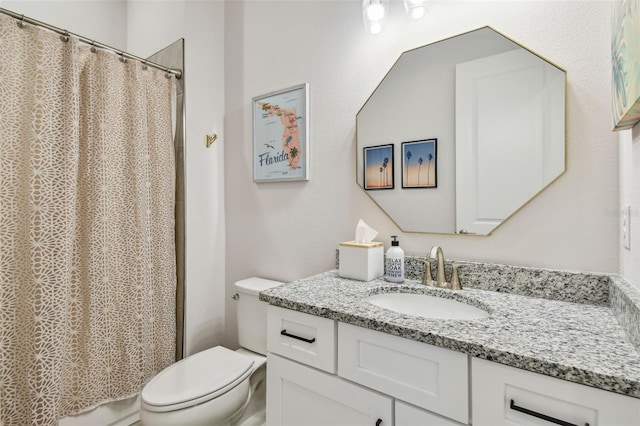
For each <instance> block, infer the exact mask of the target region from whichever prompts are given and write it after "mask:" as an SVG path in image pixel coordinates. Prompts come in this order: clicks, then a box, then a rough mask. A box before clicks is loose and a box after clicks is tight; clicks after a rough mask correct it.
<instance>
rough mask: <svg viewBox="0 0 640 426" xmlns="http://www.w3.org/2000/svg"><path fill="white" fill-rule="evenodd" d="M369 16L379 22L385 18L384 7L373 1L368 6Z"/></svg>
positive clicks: (371, 19)
mask: <svg viewBox="0 0 640 426" xmlns="http://www.w3.org/2000/svg"><path fill="white" fill-rule="evenodd" d="M367 18H369V20H370V21H373V22H378V21H382V18H384V7H382V5H381V4H380V3H371V4H370V5H369V7H368V8H367Z"/></svg>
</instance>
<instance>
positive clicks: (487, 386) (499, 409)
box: [471, 358, 640, 426]
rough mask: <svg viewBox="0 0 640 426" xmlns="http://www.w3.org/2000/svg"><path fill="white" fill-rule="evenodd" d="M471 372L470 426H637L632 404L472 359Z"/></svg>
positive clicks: (639, 414) (639, 411) (636, 405)
mask: <svg viewBox="0 0 640 426" xmlns="http://www.w3.org/2000/svg"><path fill="white" fill-rule="evenodd" d="M471 370H472V380H471V383H472V389H473V393H472V395H473V396H472V413H473V424H474V425H475V426H499V425H513V424H518V425H550V424H554V423H553V422H549V421H546V420H542V419H540V418H539V417H540V416H539V415H544V416H549V417H552V418H554V419H558V420H559V421H564V422H568V423H569V424H575V425H580V426H583V425H586V424H588V425H589V426H609V425H616V426H626V425H628V426H631V425H636V426H637V425H639V424H640V399H637V398H632V397H629V396H624V395H619V394H616V393H613V392H608V391H604V390H601V389H596V388H592V387H589V386H584V385H580V384H577V383H572V382H568V381H566V380H561V379H557V378H554V377H549V376H545V375H543V374H538V373H532V372H530V371H525V370H520V369H518V368H514V367H509V366H506V365H502V364H497V363H494V362H490V361H486V360H483V359H479V358H473V359H472V363H471ZM511 401H513V406H512V402H511ZM522 409H525V410H529V413H525V412H522ZM556 423H557V422H556ZM557 424H567V423H557Z"/></svg>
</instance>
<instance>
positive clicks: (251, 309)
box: [235, 278, 283, 355]
mask: <svg viewBox="0 0 640 426" xmlns="http://www.w3.org/2000/svg"><path fill="white" fill-rule="evenodd" d="M281 284H283V283H281V282H279V281H272V280H266V279H264V278H247V279H246V280H241V281H238V282H236V284H235V287H236V291H237V292H238V293H237V294H238V298H237V302H238V305H237V306H236V314H237V322H238V342H239V343H240V346H242V347H243V348H245V349H249V350H250V351H253V352H257V353H259V354H263V355H266V354H267V306H268V303H266V302H261V301H259V300H258V295H259V293H260V292H261V291H262V290H266V289H268V288H272V287H276V286H279V285H281Z"/></svg>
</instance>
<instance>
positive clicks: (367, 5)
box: [362, 0, 389, 34]
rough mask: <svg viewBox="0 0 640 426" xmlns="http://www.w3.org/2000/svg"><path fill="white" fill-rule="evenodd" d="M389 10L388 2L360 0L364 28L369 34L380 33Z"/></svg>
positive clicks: (383, 0)
mask: <svg viewBox="0 0 640 426" xmlns="http://www.w3.org/2000/svg"><path fill="white" fill-rule="evenodd" d="M388 10H389V0H362V18H363V19H364V28H365V30H367V32H368V33H369V34H378V33H380V32H381V31H382V28H383V27H384V23H385V21H386V18H387V11H388Z"/></svg>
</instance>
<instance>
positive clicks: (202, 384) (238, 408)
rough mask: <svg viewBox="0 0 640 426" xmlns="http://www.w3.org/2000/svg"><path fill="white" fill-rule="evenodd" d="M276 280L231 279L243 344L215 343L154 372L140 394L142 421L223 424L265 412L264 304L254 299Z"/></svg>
mask: <svg viewBox="0 0 640 426" xmlns="http://www.w3.org/2000/svg"><path fill="white" fill-rule="evenodd" d="M280 284H282V283H281V282H277V281H271V280H265V279H261V278H249V279H246V280H242V281H239V282H237V283H236V284H235V287H236V290H237V292H238V293H237V296H234V299H236V300H237V301H238V309H237V312H238V340H239V342H240V345H241V346H242V348H240V349H238V350H237V351H233V350H230V349H227V348H225V347H222V346H216V347H214V348H210V349H207V350H204V351H202V352H199V353H197V354H194V355H190V356H188V357H186V358H184V359H183V360H181V361H178V362H176V363H175V364H173V365H171V366H169V367H167V368H165V369H164V370H163V371H161V372H160V373H158V374H157V375H156V376H155V377H154V378H153V379H151V381H149V383H147V385H146V386H145V387H144V389H143V390H142V392H141V395H140V399H141V403H140V422H141V423H142V424H143V425H149V426H156V425H157V426H164V425H167V426H168V425H172V426H173V425H185V426H186V425H225V426H226V425H239V424H242V422H243V420H246V419H247V418H251V416H254V417H258V418H259V417H260V416H262V417H264V393H265V390H264V387H265V376H266V366H265V364H266V318H267V316H266V314H267V304H266V303H264V302H260V301H258V294H259V292H260V291H262V290H265V289H267V288H271V287H274V286H277V285H280ZM256 396H258V397H260V398H261V399H262V401H257V400H256V398H257V397H256ZM248 407H250V409H251V411H254V412H248V411H249V410H247V408H248ZM246 424H249V422H247V423H246ZM251 424H260V421H256V420H255V419H254V420H252V421H251Z"/></svg>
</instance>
